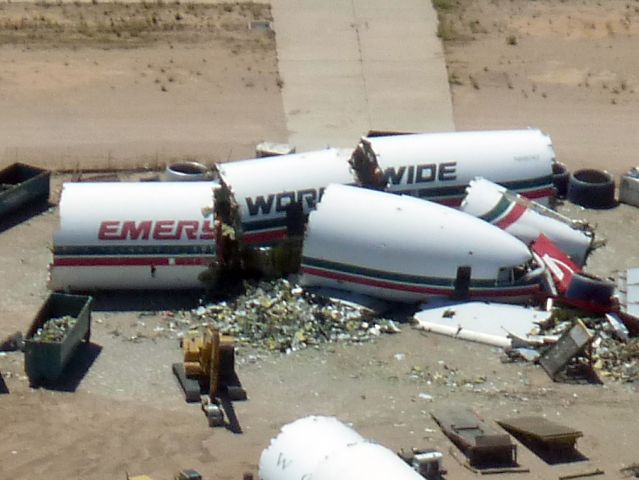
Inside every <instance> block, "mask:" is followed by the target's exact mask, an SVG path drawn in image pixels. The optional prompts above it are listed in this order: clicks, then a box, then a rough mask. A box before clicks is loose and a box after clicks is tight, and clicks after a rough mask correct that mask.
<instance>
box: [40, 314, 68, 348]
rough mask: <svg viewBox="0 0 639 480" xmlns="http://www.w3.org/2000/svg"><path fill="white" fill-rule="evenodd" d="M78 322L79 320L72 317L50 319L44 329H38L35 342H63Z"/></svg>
mask: <svg viewBox="0 0 639 480" xmlns="http://www.w3.org/2000/svg"><path fill="white" fill-rule="evenodd" d="M77 321H78V319H77V318H75V317H72V316H70V315H64V316H63V317H55V318H50V319H49V320H47V322H46V323H45V324H44V325H42V327H40V328H38V330H37V331H36V333H35V334H34V335H33V340H35V341H38V342H51V343H54V342H61V341H62V340H64V337H65V336H66V335H67V332H69V330H71V329H72V328H73V326H74V325H75V323H76V322H77Z"/></svg>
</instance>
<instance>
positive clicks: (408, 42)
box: [271, 0, 455, 151]
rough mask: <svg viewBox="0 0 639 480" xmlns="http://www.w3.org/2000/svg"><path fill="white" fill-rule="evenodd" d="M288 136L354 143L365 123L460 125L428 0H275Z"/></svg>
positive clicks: (308, 141) (417, 127) (421, 127)
mask: <svg viewBox="0 0 639 480" xmlns="http://www.w3.org/2000/svg"><path fill="white" fill-rule="evenodd" d="M271 4H272V9H273V17H274V29H275V31H276V35H277V36H276V41H277V54H278V61H279V70H280V75H281V77H282V79H283V80H284V88H283V102H284V110H285V114H286V119H287V127H288V129H289V142H290V143H291V144H293V145H296V146H297V149H298V151H302V150H308V149H315V148H322V147H324V146H326V145H331V146H339V147H351V146H354V145H355V143H356V142H357V139H358V138H359V137H360V136H361V135H362V134H364V133H366V132H367V131H368V130H369V129H377V130H409V131H445V130H454V128H455V127H454V122H453V110H452V103H451V97H450V90H449V87H448V80H447V75H446V68H445V61H444V54H443V50H442V45H441V42H440V41H439V39H438V38H437V36H436V31H437V16H436V13H435V11H434V9H433V7H432V5H431V3H430V1H429V0H396V1H394V2H389V1H388V0H331V1H328V0H272V1H271Z"/></svg>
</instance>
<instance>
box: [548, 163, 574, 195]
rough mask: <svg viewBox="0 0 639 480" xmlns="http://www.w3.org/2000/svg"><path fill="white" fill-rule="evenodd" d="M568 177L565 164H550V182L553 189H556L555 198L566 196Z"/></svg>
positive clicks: (568, 173)
mask: <svg viewBox="0 0 639 480" xmlns="http://www.w3.org/2000/svg"><path fill="white" fill-rule="evenodd" d="M569 178H570V172H569V171H568V167H566V165H564V164H563V163H561V162H555V163H553V164H552V183H553V185H554V186H555V189H557V198H566V193H568V179H569Z"/></svg>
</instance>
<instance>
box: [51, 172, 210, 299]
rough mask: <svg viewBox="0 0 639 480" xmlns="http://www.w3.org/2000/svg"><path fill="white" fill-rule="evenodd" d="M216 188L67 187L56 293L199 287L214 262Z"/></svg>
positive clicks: (54, 268) (57, 244)
mask: <svg viewBox="0 0 639 480" xmlns="http://www.w3.org/2000/svg"><path fill="white" fill-rule="evenodd" d="M214 186H215V183H214V182H186V183H182V182H148V183H147V182H140V183H65V184H64V186H63V190H62V196H61V200H60V228H59V230H58V231H57V232H56V233H55V234H54V237H53V262H52V264H51V266H50V279H49V280H50V283H49V286H50V288H51V289H53V290H92V289H163V288H172V289H179V288H195V287H201V286H202V283H201V281H200V280H199V278H198V276H199V275H200V273H202V272H203V271H204V270H206V267H207V266H208V265H209V263H210V262H211V261H212V260H213V259H214V258H215V241H214V229H213V221H212V218H211V217H210V216H208V217H205V216H204V213H205V212H204V213H203V209H208V210H209V211H210V210H211V209H212V206H213V187H214Z"/></svg>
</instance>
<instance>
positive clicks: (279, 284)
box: [190, 279, 399, 353]
mask: <svg viewBox="0 0 639 480" xmlns="http://www.w3.org/2000/svg"><path fill="white" fill-rule="evenodd" d="M206 325H212V326H213V327H215V328H216V329H218V330H219V331H220V332H221V333H223V334H228V335H233V336H234V337H235V338H236V340H237V342H238V344H240V345H245V346H247V345H248V346H251V347H255V348H263V349H267V350H270V351H281V352H287V353H288V352H291V351H295V350H300V349H303V348H306V347H308V346H313V345H319V344H322V343H329V342H338V341H343V342H352V343H358V342H366V341H369V340H371V339H373V338H374V337H377V336H379V335H380V334H382V333H397V332H399V328H398V326H397V325H396V323H395V322H394V321H393V320H389V319H385V318H380V317H378V316H377V315H376V314H375V313H374V312H373V311H372V310H369V309H366V308H363V307H357V306H353V305H349V304H345V303H338V302H334V301H331V300H330V299H328V298H326V297H322V296H319V295H316V294H312V293H309V292H307V291H305V290H303V289H302V288H301V287H298V286H293V285H291V284H290V283H289V282H288V281H287V280H283V279H279V280H275V281H270V282H266V281H262V282H259V283H250V282H245V292H244V293H243V294H242V295H240V296H238V297H237V298H235V299H234V300H232V301H229V302H226V301H222V302H218V303H212V304H207V305H205V306H201V307H199V308H197V309H195V310H193V311H192V321H191V324H190V327H191V328H197V327H199V326H206Z"/></svg>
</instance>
